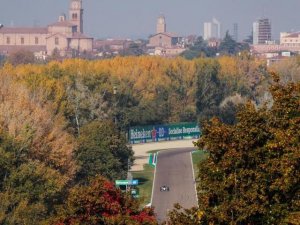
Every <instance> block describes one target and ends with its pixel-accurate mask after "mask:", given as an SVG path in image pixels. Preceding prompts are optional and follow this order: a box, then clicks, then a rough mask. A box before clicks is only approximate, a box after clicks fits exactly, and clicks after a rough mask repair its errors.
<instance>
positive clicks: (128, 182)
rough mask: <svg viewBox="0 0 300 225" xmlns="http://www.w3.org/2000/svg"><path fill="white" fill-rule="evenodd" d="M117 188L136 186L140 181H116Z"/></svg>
mask: <svg viewBox="0 0 300 225" xmlns="http://www.w3.org/2000/svg"><path fill="white" fill-rule="evenodd" d="M115 183H116V185H117V186H120V185H133V186H136V185H138V184H139V180H116V181H115Z"/></svg>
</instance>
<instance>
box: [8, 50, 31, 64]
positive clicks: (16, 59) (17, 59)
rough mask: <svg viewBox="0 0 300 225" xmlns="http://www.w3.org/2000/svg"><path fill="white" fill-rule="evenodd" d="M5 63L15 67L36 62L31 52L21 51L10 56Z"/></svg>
mask: <svg viewBox="0 0 300 225" xmlns="http://www.w3.org/2000/svg"><path fill="white" fill-rule="evenodd" d="M7 61H8V62H9V63H11V64H13V65H14V66H16V65H19V64H32V63H35V61H36V60H35V56H34V54H33V53H32V52H30V51H26V50H22V49H21V50H19V51H16V52H13V53H12V54H10V55H9V57H8V58H7Z"/></svg>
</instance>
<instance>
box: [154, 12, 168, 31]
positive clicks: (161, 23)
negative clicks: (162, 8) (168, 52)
mask: <svg viewBox="0 0 300 225" xmlns="http://www.w3.org/2000/svg"><path fill="white" fill-rule="evenodd" d="M165 32H167V24H166V19H165V17H164V15H160V16H159V17H158V19H157V25H156V33H157V34H159V33H165Z"/></svg>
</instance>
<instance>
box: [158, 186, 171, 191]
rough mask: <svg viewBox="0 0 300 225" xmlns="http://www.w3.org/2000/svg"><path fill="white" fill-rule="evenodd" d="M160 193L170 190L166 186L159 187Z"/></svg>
mask: <svg viewBox="0 0 300 225" xmlns="http://www.w3.org/2000/svg"><path fill="white" fill-rule="evenodd" d="M160 191H170V188H169V187H168V186H166V185H163V186H161V187H160Z"/></svg>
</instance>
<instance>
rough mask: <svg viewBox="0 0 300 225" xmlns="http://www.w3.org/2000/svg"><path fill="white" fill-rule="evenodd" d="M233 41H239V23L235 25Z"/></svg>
mask: <svg viewBox="0 0 300 225" xmlns="http://www.w3.org/2000/svg"><path fill="white" fill-rule="evenodd" d="M232 37H233V40H235V41H236V42H238V41H239V25H238V24H237V23H234V24H233V36H232Z"/></svg>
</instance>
